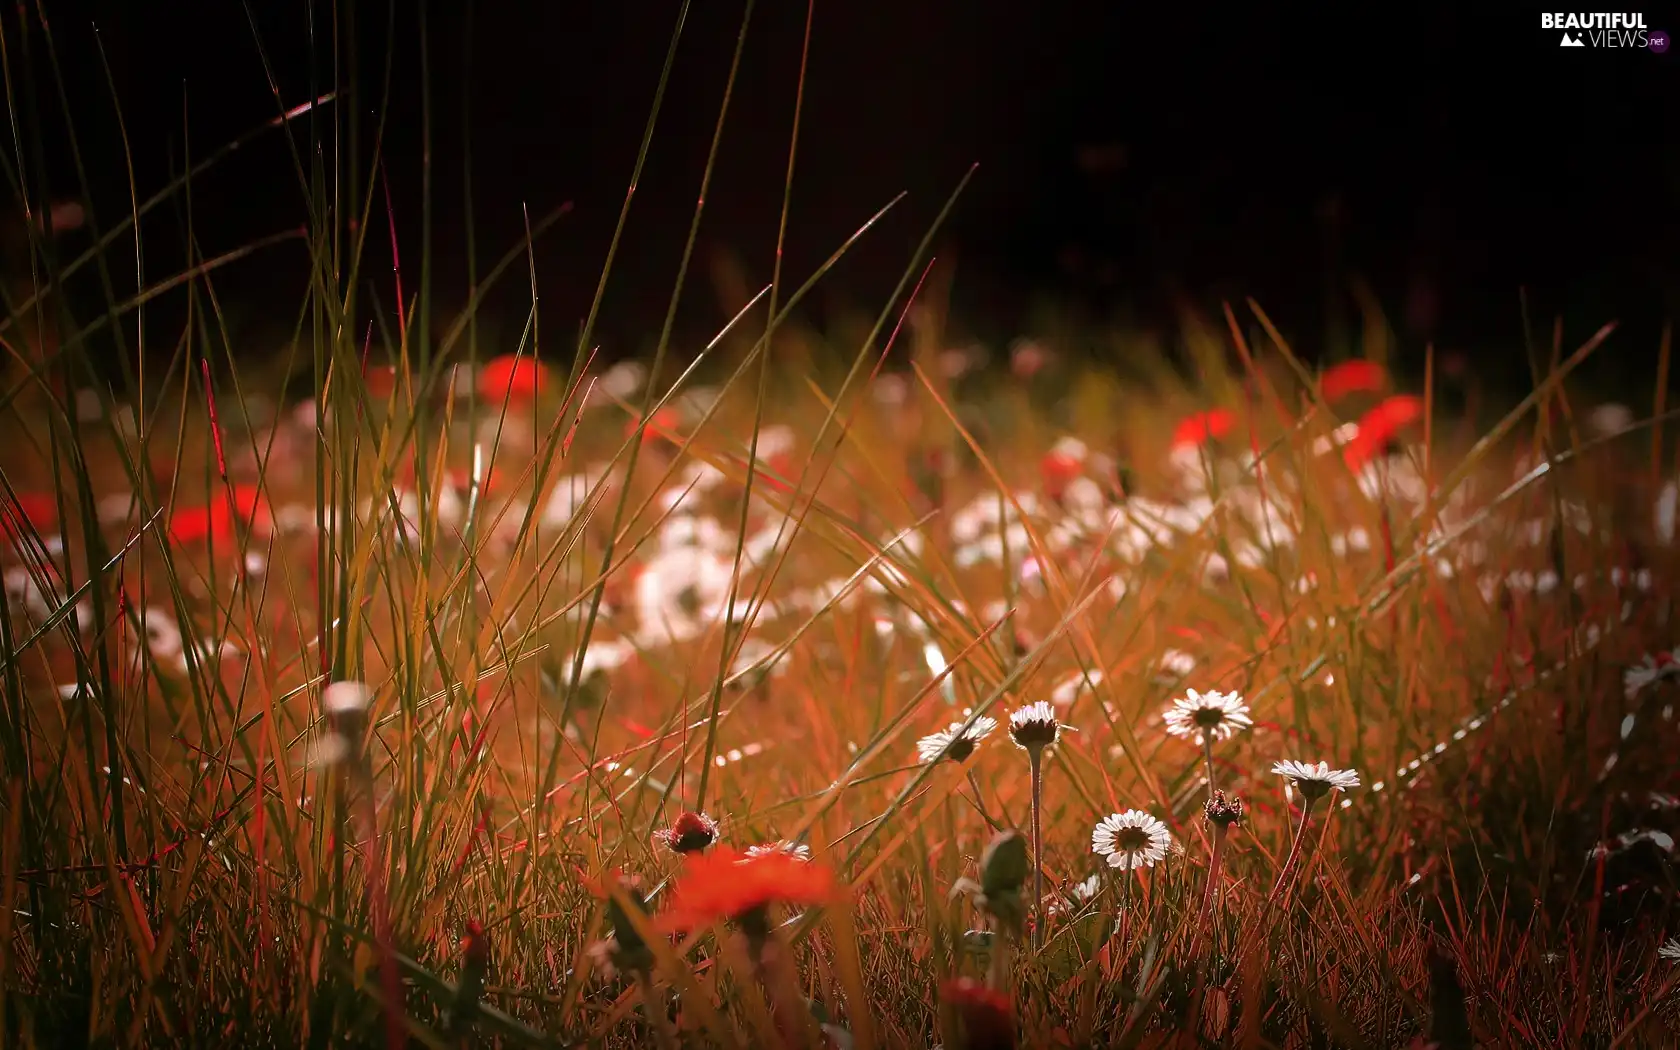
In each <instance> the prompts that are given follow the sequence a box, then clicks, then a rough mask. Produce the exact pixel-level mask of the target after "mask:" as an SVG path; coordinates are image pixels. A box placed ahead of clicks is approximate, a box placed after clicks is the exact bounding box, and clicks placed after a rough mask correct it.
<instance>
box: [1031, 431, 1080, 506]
mask: <svg viewBox="0 0 1680 1050" xmlns="http://www.w3.org/2000/svg"><path fill="white" fill-rule="evenodd" d="M1084 453H1085V446H1084V445H1083V444H1082V443H1081V442H1079V441H1077V440H1074V439H1072V438H1067V439H1064V440H1062V441H1058V442H1056V444H1055V446H1054V447H1053V448H1051V449H1050V451H1049V452H1047V453H1045V455H1044V458H1043V459H1041V460H1039V462H1038V473H1039V477H1041V478H1043V480H1044V494H1045V495H1046V496H1049V497H1050V498H1051V499H1053V500H1059V499H1061V498H1062V496H1063V495H1064V494H1065V493H1066V492H1067V487H1068V483H1069V482H1071V481H1073V479H1074V478H1077V477H1078V476H1079V475H1080V474H1082V473H1084V471H1085V456H1084Z"/></svg>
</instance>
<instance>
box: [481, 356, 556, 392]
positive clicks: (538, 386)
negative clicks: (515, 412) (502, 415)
mask: <svg viewBox="0 0 1680 1050" xmlns="http://www.w3.org/2000/svg"><path fill="white" fill-rule="evenodd" d="M547 388H548V370H547V369H545V368H544V367H543V366H542V365H541V364H539V363H538V362H536V361H533V360H531V359H530V358H529V357H519V356H516V355H514V354H503V355H502V356H501V357H494V358H491V359H490V360H489V361H488V362H486V363H485V365H484V367H483V368H481V369H479V372H478V392H479V394H480V395H481V396H483V397H485V398H488V399H489V400H492V401H498V402H500V401H503V400H507V401H516V402H517V401H530V400H532V399H533V398H535V397H537V396H538V395H539V394H541V393H542V392H543V391H544V390H546V389H547Z"/></svg>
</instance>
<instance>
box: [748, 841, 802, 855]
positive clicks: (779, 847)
mask: <svg viewBox="0 0 1680 1050" xmlns="http://www.w3.org/2000/svg"><path fill="white" fill-rule="evenodd" d="M772 853H785V854H787V855H788V856H790V857H794V858H797V859H798V860H810V859H811V847H810V846H807V845H806V844H805V843H803V842H790V841H788V840H787V839H781V840H780V841H777V842H767V843H765V844H764V845H762V846H748V847H747V856H748V857H767V856H769V855H770V854H772Z"/></svg>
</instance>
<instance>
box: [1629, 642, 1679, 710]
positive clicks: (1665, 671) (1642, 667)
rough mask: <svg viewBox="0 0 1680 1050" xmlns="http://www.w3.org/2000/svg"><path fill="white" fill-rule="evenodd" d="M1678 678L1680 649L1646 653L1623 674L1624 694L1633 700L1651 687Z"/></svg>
mask: <svg viewBox="0 0 1680 1050" xmlns="http://www.w3.org/2000/svg"><path fill="white" fill-rule="evenodd" d="M1676 676H1680V647H1676V648H1675V649H1673V650H1670V651H1668V652H1659V653H1655V654H1652V653H1646V654H1645V655H1644V656H1643V657H1641V658H1640V660H1639V662H1638V663H1636V664H1634V665H1633V666H1632V667H1629V668H1628V669H1627V670H1625V671H1623V672H1622V694H1623V695H1624V696H1626V697H1627V698H1628V699H1629V700H1632V699H1633V698H1634V697H1636V696H1638V695H1639V694H1640V693H1641V692H1644V691H1645V689H1646V688H1648V687H1649V686H1652V685H1655V684H1656V683H1657V682H1660V681H1663V680H1664V679H1668V678H1674V677H1676Z"/></svg>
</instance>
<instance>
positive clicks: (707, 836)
mask: <svg viewBox="0 0 1680 1050" xmlns="http://www.w3.org/2000/svg"><path fill="white" fill-rule="evenodd" d="M717 837H718V822H717V821H715V820H713V819H712V818H711V817H708V816H707V815H706V814H704V813H693V812H688V813H682V814H679V815H678V817H677V819H676V820H673V821H672V822H671V826H670V827H668V828H661V829H659V830H658V831H656V832H654V833H653V841H655V842H657V843H659V844H660V845H661V846H664V847H665V848H666V849H668V850H670V851H671V852H672V853H699V852H701V851H702V850H704V849H705V848H706V847H707V846H710V845H711V844H712V843H714V842H716V841H717Z"/></svg>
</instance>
